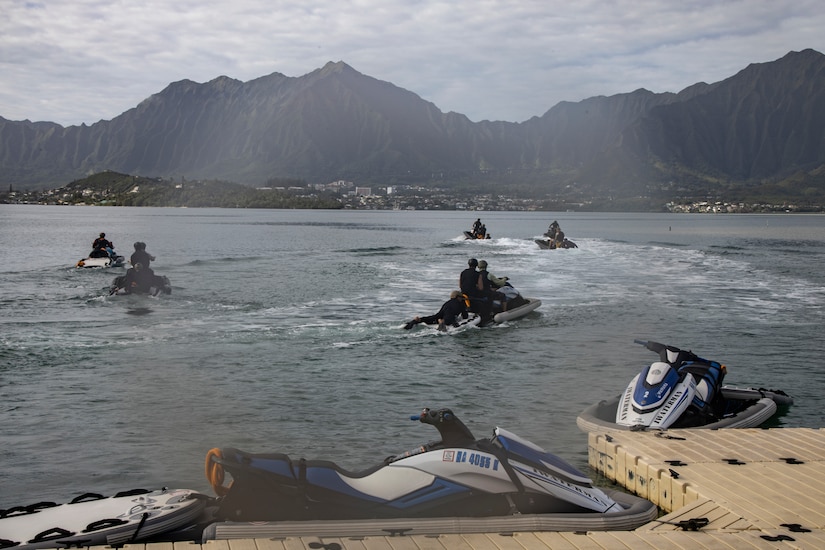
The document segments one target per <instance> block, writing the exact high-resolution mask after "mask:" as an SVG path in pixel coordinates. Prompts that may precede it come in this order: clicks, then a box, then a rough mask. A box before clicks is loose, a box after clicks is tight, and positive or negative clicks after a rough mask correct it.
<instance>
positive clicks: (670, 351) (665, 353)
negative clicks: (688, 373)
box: [633, 339, 710, 367]
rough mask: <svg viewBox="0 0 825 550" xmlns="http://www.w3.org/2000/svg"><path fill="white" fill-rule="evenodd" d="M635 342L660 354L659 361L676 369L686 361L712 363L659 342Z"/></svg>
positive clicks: (690, 352)
mask: <svg viewBox="0 0 825 550" xmlns="http://www.w3.org/2000/svg"><path fill="white" fill-rule="evenodd" d="M633 342H634V343H636V344H641V345H642V346H644V347H646V348H647V349H649V350H650V351H653V352H656V353H658V354H659V359H661V361H662V362H664V363H669V364H671V365H675V366H676V367H679V366H680V365H681V364H682V363H684V362H686V361H701V362H703V363H710V361H709V360H707V359H703V358H701V357H699V356H698V355H696V354H695V353H693V352H692V351H690V350H684V349H679V348H677V347H676V346H668V345H666V344H660V343H659V342H654V341H652V340H638V339H636V340H633Z"/></svg>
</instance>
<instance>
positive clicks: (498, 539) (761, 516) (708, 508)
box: [125, 428, 825, 550]
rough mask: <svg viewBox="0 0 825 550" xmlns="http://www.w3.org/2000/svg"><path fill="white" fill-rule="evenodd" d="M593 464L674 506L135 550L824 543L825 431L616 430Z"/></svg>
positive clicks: (596, 446) (681, 547)
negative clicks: (438, 530) (629, 520)
mask: <svg viewBox="0 0 825 550" xmlns="http://www.w3.org/2000/svg"><path fill="white" fill-rule="evenodd" d="M588 457H589V462H590V465H591V467H593V468H594V469H595V470H597V471H599V472H600V473H602V474H603V475H604V476H605V477H607V478H608V479H610V480H613V481H615V482H616V483H617V484H619V485H621V486H623V487H625V488H626V489H628V490H629V491H630V492H633V493H635V494H637V495H639V496H642V497H645V498H647V499H649V500H651V501H652V502H654V503H656V504H657V505H658V506H659V508H660V509H661V510H662V511H663V512H664V513H665V514H666V515H663V516H661V517H660V518H659V519H658V520H655V521H652V522H650V523H648V524H646V525H643V526H642V527H640V528H638V529H636V530H634V531H607V532H595V531H591V532H562V533H557V532H517V533H483V534H467V535H438V536H435V535H432V536H424V535H411V536H403V535H399V536H379V537H351V538H337V537H327V536H324V537H286V538H278V539H247V540H228V541H227V540H219V541H209V542H207V543H205V544H201V545H198V544H194V543H189V542H186V543H180V542H176V543H163V544H146V545H143V544H133V545H127V546H126V547H125V548H126V549H128V550H304V549H314V550H354V549H358V550H510V549H512V550H547V549H553V550H562V549H569V550H574V549H580V550H584V549H588V550H591V549H592V550H596V549H598V550H602V549H604V550H611V549H621V550H628V549H632V550H638V549H651V550H653V549H656V550H659V549H674V550H696V549H709V550H716V549H743V550H744V549H788V550H792V549H802V550H808V549H810V550H814V549H816V550H820V549H822V548H825V430H820V429H808V428H775V429H770V430H762V429H746V430H734V429H731V430H671V431H668V432H661V433H657V432H626V431H610V432H603V433H591V434H589V436H588Z"/></svg>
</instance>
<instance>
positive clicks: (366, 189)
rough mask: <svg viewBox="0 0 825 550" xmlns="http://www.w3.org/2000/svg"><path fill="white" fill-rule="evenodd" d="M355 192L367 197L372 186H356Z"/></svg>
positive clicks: (370, 193) (370, 192)
mask: <svg viewBox="0 0 825 550" xmlns="http://www.w3.org/2000/svg"><path fill="white" fill-rule="evenodd" d="M355 194H356V195H360V196H362V197H369V196H371V195H372V187H356V188H355Z"/></svg>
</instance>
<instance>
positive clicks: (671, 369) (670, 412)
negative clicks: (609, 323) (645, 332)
mask: <svg viewBox="0 0 825 550" xmlns="http://www.w3.org/2000/svg"><path fill="white" fill-rule="evenodd" d="M635 342H636V343H637V344H641V345H643V346H645V347H646V348H647V349H649V350H651V351H653V352H656V353H657V354H659V361H655V362H653V363H651V364H650V365H648V366H646V367H644V368H643V369H642V371H641V372H640V373H639V374H637V375H636V376H635V377H634V378H633V380H631V381H630V384H628V386H627V388H626V389H625V391H624V393H623V394H621V395H619V396H617V397H615V398H613V399H609V400H605V401H601V402H599V403H596V404H594V405H591V406H590V407H588V408H587V409H585V410H584V411H583V412H582V413H581V414H580V415H579V416H578V418H577V419H576V424H577V425H578V427H579V429H581V430H582V431H584V432H592V431H599V430H602V429H617V430H651V429H658V430H664V429H674V428H710V429H717V428H754V427H757V426H760V425H761V424H763V423H764V422H765V421H767V420H768V419H769V418H771V417H772V416H773V415H774V414H776V413H777V411H778V410H780V409H784V408H787V407H788V406H790V405H791V404H793V399H792V398H791V397H790V396H788V395H787V394H786V393H785V392H783V391H781V390H766V389H755V388H738V387H733V386H723V385H722V382H723V380H724V377H725V374H726V372H727V368H726V367H725V366H724V365H722V364H721V363H719V362H717V361H711V360H708V359H704V358H702V357H699V356H697V355H696V354H694V353H693V352H691V351H686V350H682V349H679V348H677V347H675V346H669V345H665V344H660V343H658V342H652V341H643V340H635Z"/></svg>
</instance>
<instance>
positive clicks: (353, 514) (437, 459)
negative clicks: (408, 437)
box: [204, 409, 657, 539]
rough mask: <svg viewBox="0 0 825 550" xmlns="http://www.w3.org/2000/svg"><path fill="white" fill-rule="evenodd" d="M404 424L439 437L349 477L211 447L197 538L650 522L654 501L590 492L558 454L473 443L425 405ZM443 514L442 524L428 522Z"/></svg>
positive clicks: (500, 439)
mask: <svg viewBox="0 0 825 550" xmlns="http://www.w3.org/2000/svg"><path fill="white" fill-rule="evenodd" d="M411 420H417V421H420V422H423V423H425V424H430V425H431V426H434V427H435V428H436V429H438V431H439V433H440V435H441V438H440V439H439V440H437V441H432V442H429V443H427V444H425V445H421V446H419V447H416V448H414V449H412V450H410V451H408V452H405V453H402V454H399V455H396V456H390V457H388V458H386V459H385V460H384V461H383V462H381V463H380V464H377V465H376V466H373V467H372V468H368V469H366V470H363V471H357V472H350V471H347V470H345V469H343V468H341V467H340V466H338V465H336V464H335V463H333V462H329V461H325V460H305V459H303V458H302V459H299V460H292V459H290V458H289V457H288V456H287V455H285V454H250V453H246V452H243V451H239V450H237V449H234V448H223V449H217V448H216V449H212V450H211V451H209V453H208V454H207V457H206V473H207V478H208V479H209V482H210V484H211V485H212V487H213V489H214V491H215V493H216V494H217V495H218V496H219V499H218V504H217V512H216V514H215V519H216V520H217V521H218V522H223V523H217V524H215V525H213V526H210V527H207V529H206V531H205V535H204V538H205V539H211V538H223V537H221V536H218V535H217V534H218V533H219V532H220V530H221V529H230V532H231V533H232V535H231V536H232V537H242V538H246V537H247V536H254V537H258V536H269V535H268V534H269V533H270V532H273V533H275V532H277V533H279V534H284V533H291V534H296V533H300V532H305V531H306V530H307V529H309V530H310V531H311V532H315V533H318V532H324V533H331V532H333V531H334V532H345V533H347V534H356V533H360V534H364V535H366V534H368V533H371V532H374V531H376V530H377V531H380V530H381V529H384V530H386V529H390V528H391V526H393V525H395V526H398V525H401V524H402V523H403V525H404V526H406V527H405V529H407V530H408V531H410V532H415V533H422V532H447V531H446V530H447V529H453V530H454V529H456V528H457V527H456V519H455V518H456V517H460V518H473V517H474V518H485V522H486V523H484V522H481V523H480V524H479V527H478V528H480V529H484V528H485V527H484V526H483V525H485V524H486V526H487V527H486V528H489V526H490V525H491V524H490V523H489V522H490V521H493V522H495V521H505V523H504V524H503V525H507V523H506V521H507V520H506V519H502V518H506V517H512V516H514V515H515V516H519V518H528V517H529V518H531V521H530V522H528V523H525V524H524V526H525V527H524V528H521V529H519V528H518V527H517V526H515V525H516V524H511V525H510V527H512V528H513V530H554V529H553V528H552V527H548V524H544V525H543V524H542V520H541V519H537V518H540V517H541V516H543V515H547V521H554V520H555V521H556V523H555V526H556V527H557V529H555V530H561V529H560V528H561V527H571V528H573V526H574V525H578V526H579V528H582V529H584V528H586V529H591V528H592V529H596V530H606V529H614V528H615V529H634V528H636V527H638V526H639V525H642V524H643V523H646V522H648V521H650V520H651V519H653V518H655V517H656V513H657V511H656V507H655V505H653V504H651V503H649V502H648V501H646V500H643V499H639V498H638V497H634V496H632V495H627V494H625V493H619V492H617V491H611V490H609V489H608V490H605V491H603V490H602V489H599V488H597V487H594V486H593V484H592V483H591V481H590V479H589V478H588V477H587V476H586V475H585V474H583V473H581V472H580V471H578V470H577V469H576V468H574V467H573V466H571V465H570V464H568V463H567V462H565V461H564V460H562V459H561V458H559V457H557V456H555V455H553V454H550V453H548V452H547V451H545V450H544V449H542V448H541V447H539V446H537V445H535V444H533V443H531V442H529V441H527V440H525V439H522V438H521V437H519V436H517V435H516V434H514V433H511V432H508V431H507V430H504V429H502V428H496V429H495V430H494V432H493V435H492V437H491V438H489V439H478V440H476V439H475V437H473V434H472V433H471V432H470V430H469V429H468V428H467V427H466V426H465V425H464V423H463V422H461V421H460V420H459V419H458V418H457V417H456V416H455V415H454V414H453V412H452V411H451V410H450V409H439V410H430V409H424V410H423V412H422V413H421V414H420V415H416V416H412V417H411ZM225 474H229V475H231V478H232V481H231V482H230V483H229V484H224V476H225ZM565 517H567V519H568V523H567V524H566V525H565V524H564V523H563V521H561V518H565ZM398 518H404V519H403V521H400V520H398ZM415 518H419V519H420V518H427V519H426V520H424V519H420V520H419V521H418V522H416V521H415ZM429 518H438V519H429ZM448 518H453V519H452V520H451V521H452V523H453V524H452V525H451V526H450V525H447V524H446V523H445V524H443V525H441V524H438V525H436V523H437V522H438V521H440V520H443V521H444V522H447V521H448ZM611 518H615V521H612V522H611ZM330 520H331V521H330ZM340 520H346V521H340ZM361 520H363V521H361ZM359 521H360V523H359ZM243 522H246V523H243ZM259 522H264V523H259ZM266 522H273V523H266ZM324 522H326V523H324ZM382 522H383V523H382ZM458 523H461V522H458ZM343 524H346V525H343ZM325 525H326V526H327V527H329V526H330V525H333V526H334V527H333V528H330V529H328V530H327V529H326V528H325V527H324V526H325ZM497 525H499V524H497ZM227 526H229V527H227ZM264 526H268V527H264ZM279 526H281V527H280V530H278V529H279ZM388 526H389V527H388ZM502 528H504V527H502ZM370 529H372V530H370ZM573 529H574V530H575V528H573ZM342 530H343V531H342ZM405 532H406V531H405ZM450 532H454V531H450ZM476 532H477V531H476ZM385 534H386V533H385Z"/></svg>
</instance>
